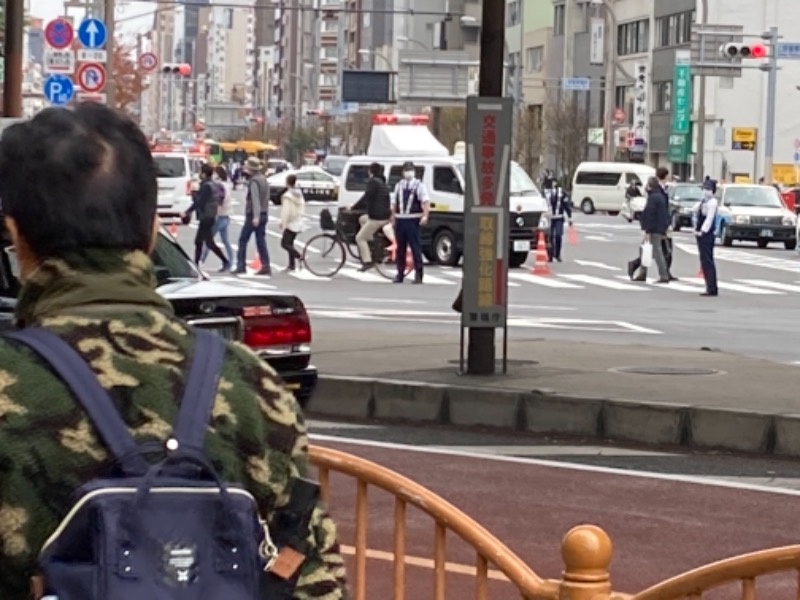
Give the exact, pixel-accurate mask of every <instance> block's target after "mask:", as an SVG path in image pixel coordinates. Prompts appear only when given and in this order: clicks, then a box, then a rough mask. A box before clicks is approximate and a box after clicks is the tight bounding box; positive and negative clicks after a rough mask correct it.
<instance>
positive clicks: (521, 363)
mask: <svg viewBox="0 0 800 600" xmlns="http://www.w3.org/2000/svg"><path fill="white" fill-rule="evenodd" d="M447 362H448V363H450V364H451V365H457V364H458V359H455V360H449V361H447ZM464 362H465V363H466V362H467V358H466V357H464ZM506 362H507V363H508V366H509V367H529V366H531V365H538V364H539V361H538V360H519V359H512V358H509V359H508V360H507V361H506ZM495 365H497V366H502V365H503V361H502V359H498V360H496V361H495Z"/></svg>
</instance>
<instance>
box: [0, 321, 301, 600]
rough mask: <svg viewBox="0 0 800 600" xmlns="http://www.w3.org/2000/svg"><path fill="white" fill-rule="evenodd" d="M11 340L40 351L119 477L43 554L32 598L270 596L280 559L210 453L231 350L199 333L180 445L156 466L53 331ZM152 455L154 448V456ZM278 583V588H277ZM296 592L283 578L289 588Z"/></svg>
mask: <svg viewBox="0 0 800 600" xmlns="http://www.w3.org/2000/svg"><path fill="white" fill-rule="evenodd" d="M7 337H10V338H12V339H15V340H17V341H19V342H22V343H23V344H25V345H27V346H28V347H30V348H31V349H33V350H34V351H35V352H36V353H37V354H39V355H40V356H41V357H42V358H43V359H45V360H46V361H47V362H48V363H49V364H50V366H51V368H52V369H53V370H54V371H55V372H56V373H57V374H58V375H59V376H60V377H61V379H62V380H63V381H64V382H65V383H66V384H67V385H68V386H69V387H70V389H71V390H72V392H73V394H74V395H75V397H76V399H77V400H79V401H80V403H81V405H82V406H83V408H84V410H85V411H86V412H87V413H88V415H89V417H90V418H91V421H92V423H93V424H94V426H95V428H96V429H97V431H98V432H99V434H100V436H101V437H102V439H103V441H104V442H105V445H106V447H107V448H108V449H109V450H110V451H111V453H112V454H113V456H114V457H115V458H116V460H117V462H118V464H119V468H120V470H121V476H120V477H117V478H112V479H98V480H94V481H90V482H88V483H87V484H85V485H83V486H82V487H81V488H80V489H78V490H77V492H76V494H75V501H74V505H73V506H72V509H71V510H70V511H69V513H68V514H67V516H66V517H65V518H64V520H63V521H62V522H61V524H60V525H59V526H58V528H57V529H56V531H55V532H54V533H53V534H52V536H51V537H50V539H48V540H47V542H46V543H45V544H44V546H43V547H42V549H41V552H40V555H39V567H40V570H41V574H42V577H41V578H36V579H37V582H35V583H36V585H34V588H39V589H38V591H36V590H34V593H35V594H36V595H38V596H40V597H42V596H44V597H47V596H52V597H55V598H57V599H58V600H200V599H201V598H202V599H203V600H266V599H271V598H278V597H280V598H283V597H291V591H289V588H290V587H293V586H289V587H287V588H286V589H285V590H284V591H283V592H282V593H279V594H276V595H273V594H271V593H270V591H269V590H270V586H271V580H275V579H276V577H275V576H274V575H273V574H272V573H270V571H271V570H272V567H273V565H274V563H275V561H276V558H277V556H278V551H277V547H276V545H275V544H274V543H273V541H272V539H271V537H270V532H269V529H268V528H267V526H266V524H265V523H264V522H263V521H262V520H261V519H260V518H259V514H258V508H257V505H256V501H255V499H254V498H253V496H252V495H251V494H250V493H249V492H247V491H246V490H244V489H243V488H241V487H236V486H234V485H231V484H227V483H225V482H223V481H221V480H220V479H219V477H218V475H217V473H216V472H215V470H214V467H213V466H212V465H211V463H210V462H209V461H208V459H207V458H206V457H205V456H204V454H203V451H202V448H203V440H204V437H205V432H206V428H207V426H208V423H209V421H210V417H211V411H212V407H213V402H214V397H215V395H216V389H217V378H218V376H219V372H220V368H221V365H222V361H223V356H224V352H225V347H224V344H223V342H222V340H221V339H220V338H219V337H217V336H216V335H214V334H213V333H210V332H207V331H202V330H198V331H196V344H195V351H194V356H193V358H192V363H191V366H190V368H189V373H188V377H187V380H186V381H187V383H186V389H185V393H184V396H183V399H182V401H181V403H180V408H179V412H178V417H177V422H176V424H175V427H174V432H173V436H172V438H170V439H169V440H168V441H167V443H166V444H165V446H166V449H164V448H163V447H161V444H156V447H157V449H159V450H160V451H161V452H165V455H164V458H163V460H161V461H160V462H157V463H155V464H153V465H150V463H148V462H147V461H146V460H145V458H144V456H143V454H146V453H147V452H148V450H147V449H146V448H145V447H139V446H137V444H136V442H135V441H134V439H133V437H132V436H131V434H130V433H129V431H128V428H127V427H126V425H125V423H124V422H123V421H122V418H121V417H120V416H119V414H118V413H117V411H116V409H115V408H114V405H113V403H112V402H111V398H110V397H109V395H108V393H107V392H106V391H105V390H104V389H103V387H102V386H101V385H100V383H99V382H98V381H97V377H96V375H95V374H94V372H93V371H92V370H91V368H90V367H89V365H88V364H87V363H86V362H85V361H84V360H83V359H82V358H81V356H80V355H78V354H77V353H76V352H75V350H73V349H72V348H71V347H70V346H69V345H68V344H67V343H66V342H64V341H63V340H62V339H61V338H59V337H58V336H56V335H55V334H53V333H50V332H48V331H46V330H44V329H38V328H36V329H24V330H21V331H18V332H14V333H12V334H8V335H7ZM151 450H152V448H151ZM272 583H273V584H274V581H273V582H272ZM283 583H284V584H286V582H285V581H283Z"/></svg>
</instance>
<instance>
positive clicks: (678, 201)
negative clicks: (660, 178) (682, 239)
mask: <svg viewBox="0 0 800 600" xmlns="http://www.w3.org/2000/svg"><path fill="white" fill-rule="evenodd" d="M667 193H668V194H669V208H670V213H671V214H672V229H673V230H674V231H680V230H681V227H691V226H692V210H693V209H694V207H695V206H696V205H697V203H698V202H700V201H701V200H702V199H703V190H702V188H701V187H700V184H697V183H674V184H672V185H670V186H669V190H668V192H667Z"/></svg>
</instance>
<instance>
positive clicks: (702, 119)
mask: <svg viewBox="0 0 800 600" xmlns="http://www.w3.org/2000/svg"><path fill="white" fill-rule="evenodd" d="M702 2H703V5H702V7H701V15H700V28H701V29H702V28H703V26H704V25H706V24H708V0H702ZM705 154H706V76H705V75H700V85H699V86H698V99H697V154H696V155H695V157H694V178H695V180H696V181H702V179H703V177H705ZM754 175H755V174H754Z"/></svg>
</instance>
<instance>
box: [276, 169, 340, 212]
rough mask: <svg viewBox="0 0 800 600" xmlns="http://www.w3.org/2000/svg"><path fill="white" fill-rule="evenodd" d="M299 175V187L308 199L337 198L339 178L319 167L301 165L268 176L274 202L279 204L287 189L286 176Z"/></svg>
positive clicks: (327, 199) (330, 199)
mask: <svg viewBox="0 0 800 600" xmlns="http://www.w3.org/2000/svg"><path fill="white" fill-rule="evenodd" d="M290 174H291V175H294V176H296V177H297V188H298V189H299V190H300V191H301V192H303V196H305V199H306V201H323V202H325V201H332V200H336V195H337V192H338V191H339V180H338V179H337V178H336V177H334V176H333V175H331V174H330V173H328V172H326V171H324V170H323V169H320V168H319V167H313V166H312V167H301V168H300V169H295V170H291V171H282V172H281V173H276V174H275V175H272V176H270V177H268V178H267V181H268V182H269V196H270V200H272V203H273V204H276V205H279V204H280V203H281V197H282V196H283V193H284V192H285V191H286V177H287V176H288V175H290Z"/></svg>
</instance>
